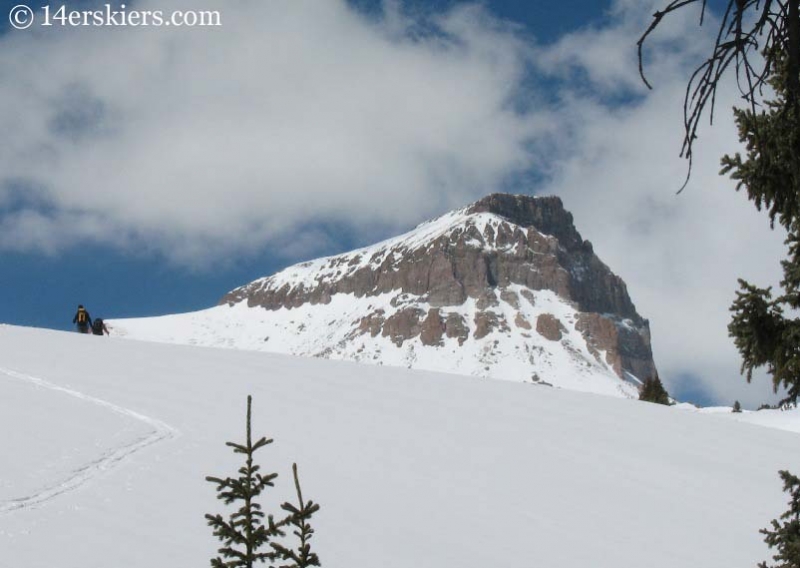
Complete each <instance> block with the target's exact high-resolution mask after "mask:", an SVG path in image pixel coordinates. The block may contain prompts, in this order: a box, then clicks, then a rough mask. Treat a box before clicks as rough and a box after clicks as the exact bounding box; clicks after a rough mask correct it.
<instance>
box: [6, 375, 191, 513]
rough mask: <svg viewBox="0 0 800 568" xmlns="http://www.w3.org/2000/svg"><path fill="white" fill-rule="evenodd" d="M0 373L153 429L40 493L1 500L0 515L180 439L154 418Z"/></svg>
mask: <svg viewBox="0 0 800 568" xmlns="http://www.w3.org/2000/svg"><path fill="white" fill-rule="evenodd" d="M0 373H2V374H3V375H6V376H7V377H10V378H12V379H17V380H21V381H25V382H28V383H32V384H34V385H36V386H38V387H42V388H46V389H50V390H53V391H57V392H61V393H64V394H66V395H69V396H72V397H75V398H78V399H80V400H83V401H86V402H89V403H91V404H95V405H97V406H102V407H104V408H107V409H109V410H111V411H112V412H115V413H117V414H121V415H123V416H128V417H130V418H133V419H135V420H138V421H140V422H143V423H145V424H147V425H148V426H150V427H152V428H153V431H152V432H151V433H149V434H147V435H146V436H143V437H140V438H138V439H137V440H134V441H133V442H131V443H129V444H125V445H123V446H119V447H117V448H113V449H111V450H108V451H106V452H105V453H104V454H103V455H102V456H100V457H99V458H98V459H96V460H93V461H91V462H89V463H87V464H84V465H83V466H81V467H79V468H78V469H76V470H74V471H73V472H72V473H71V474H70V475H69V476H68V477H67V478H66V479H64V480H62V481H60V482H58V483H56V484H53V485H48V486H47V487H44V488H42V489H40V490H39V491H36V492H35V493H32V494H31V495H27V496H24V497H18V498H16V499H11V500H8V501H0V514H2V513H8V512H11V511H16V510H19V509H27V508H29V507H33V506H35V505H40V504H42V503H45V502H47V501H50V500H51V499H53V498H55V497H58V496H59V495H62V494H64V493H67V492H69V491H72V490H73V489H77V488H78V487H80V486H81V485H83V484H84V483H86V482H87V481H90V480H91V479H93V478H94V477H96V476H98V475H100V474H101V473H103V472H105V471H108V470H110V469H112V468H113V467H115V466H116V465H117V464H119V463H120V462H121V461H122V460H123V459H125V458H126V457H128V456H130V455H132V454H134V453H136V452H138V451H139V450H143V449H144V448H147V447H148V446H152V445H153V444H155V443H157V442H161V441H163V440H168V439H172V438H176V437H178V436H180V431H178V430H177V429H176V428H173V427H172V426H170V425H169V424H166V423H165V422H162V421H160V420H156V419H155V418H151V417H149V416H145V415H144V414H140V413H138V412H136V411H134V410H130V409H128V408H123V407H121V406H117V405H116V404H113V403H111V402H108V401H105V400H102V399H99V398H95V397H93V396H89V395H86V394H83V393H81V392H78V391H75V390H72V389H68V388H64V387H61V386H58V385H55V384H53V383H51V382H48V381H45V380H44V379H40V378H37V377H33V376H31V375H26V374H23V373H18V372H16V371H12V370H9V369H2V368H0Z"/></svg>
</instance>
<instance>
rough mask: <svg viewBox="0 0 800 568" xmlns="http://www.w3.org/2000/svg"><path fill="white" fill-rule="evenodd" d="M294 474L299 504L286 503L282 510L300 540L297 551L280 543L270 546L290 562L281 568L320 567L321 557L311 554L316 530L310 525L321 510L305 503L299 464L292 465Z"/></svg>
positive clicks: (312, 503)
mask: <svg viewBox="0 0 800 568" xmlns="http://www.w3.org/2000/svg"><path fill="white" fill-rule="evenodd" d="M292 474H293V475H294V487H295V490H296V491H297V502H298V504H297V505H296V506H295V505H294V504H292V503H288V502H287V503H284V504H283V505H281V508H282V509H283V510H284V511H286V512H288V513H289V516H288V517H287V519H289V524H291V525H292V526H294V527H295V530H294V534H295V536H297V538H298V539H300V545H299V546H298V547H297V550H290V549H288V548H286V547H285V546H283V545H282V544H280V543H275V542H273V543H270V546H272V548H273V549H274V550H275V552H277V553H278V555H279V556H280V557H281V558H282V559H283V560H288V561H289V564H283V565H281V566H280V568H307V567H308V566H319V565H320V563H319V557H318V556H317V554H316V553H315V552H311V544H310V542H309V541H310V540H311V537H312V536H313V534H314V529H312V528H311V525H310V524H309V523H308V520H309V519H310V518H311V515H313V514H314V513H315V512H317V511H318V510H319V505H317V504H316V503H314V502H312V501H303V492H302V491H301V490H300V481H299V480H298V479H297V464H292Z"/></svg>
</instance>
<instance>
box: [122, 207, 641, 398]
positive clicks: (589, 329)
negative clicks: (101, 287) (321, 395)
mask: <svg viewBox="0 0 800 568" xmlns="http://www.w3.org/2000/svg"><path fill="white" fill-rule="evenodd" d="M114 325H115V330H116V331H117V332H118V333H120V334H127V335H128V336H130V337H135V338H140V339H149V340H156V341H167V342H177V343H190V344H195V345H209V346H219V347H233V348H239V349H253V350H262V351H271V352H278V353H290V354H294V355H303V356H314V357H327V358H332V359H344V360H349V361H359V362H364V363H372V364H380V365H400V366H405V367H413V368H419V369H427V370H433V371H443V372H449V373H458V374H463V375H473V376H480V377H491V378H498V379H510V380H517V381H525V382H531V383H536V384H549V385H554V386H558V387H562V388H567V389H574V390H582V391H591V392H598V393H604V394H611V395H616V396H636V392H637V390H636V384H637V379H644V378H646V377H648V376H650V375H652V374H653V373H654V372H655V366H654V364H653V357H652V352H651V348H650V332H649V329H648V325H647V320H645V319H643V318H642V317H641V316H640V315H639V314H638V313H636V309H635V308H634V305H633V303H632V302H631V300H630V297H629V296H628V292H627V289H626V287H625V283H624V282H623V281H622V280H621V279H620V278H619V277H617V276H616V275H615V274H614V273H612V272H611V270H609V268H608V267H607V266H606V265H605V264H603V262H601V261H600V259H599V258H598V257H597V256H596V255H595V254H594V251H593V249H592V245H591V244H590V243H589V242H588V241H585V240H583V238H582V237H581V235H580V234H579V233H578V231H577V230H576V229H575V226H574V224H573V221H572V215H570V214H569V213H568V212H567V211H565V210H564V207H563V205H562V203H561V200H560V199H558V198H556V197H537V198H534V197H526V196H515V195H501V194H495V195H490V196H488V197H486V198H484V199H481V200H480V201H478V202H477V203H474V204H472V205H470V206H468V207H465V208H464V209H461V210H459V211H454V212H452V213H448V214H446V215H443V216H442V217H439V218H438V219H434V220H432V221H429V222H427V223H423V224H422V225H420V226H419V227H417V228H416V229H414V230H412V231H410V232H408V233H406V234H405V235H401V236H399V237H396V238H393V239H389V240H387V241H384V242H382V243H378V244H376V245H373V246H369V247H366V248H363V249H359V250H356V251H353V252H350V253H347V254H342V255H338V256H334V257H329V258H321V259H318V260H313V261H311V262H305V263H302V264H298V265H295V266H292V267H289V268H287V269H286V270H283V271H281V272H279V273H277V274H274V275H272V276H269V277H266V278H261V279H259V280H256V281H255V282H252V283H250V284H247V285H246V286H242V287H241V288H237V289H236V290H233V291H232V292H230V293H228V294H226V295H225V296H224V297H223V298H222V300H221V302H220V305H219V306H217V307H215V308H210V309H208V310H203V311H200V312H195V313H190V314H182V315H175V316H165V317H162V318H150V319H144V320H127V321H117V322H114Z"/></svg>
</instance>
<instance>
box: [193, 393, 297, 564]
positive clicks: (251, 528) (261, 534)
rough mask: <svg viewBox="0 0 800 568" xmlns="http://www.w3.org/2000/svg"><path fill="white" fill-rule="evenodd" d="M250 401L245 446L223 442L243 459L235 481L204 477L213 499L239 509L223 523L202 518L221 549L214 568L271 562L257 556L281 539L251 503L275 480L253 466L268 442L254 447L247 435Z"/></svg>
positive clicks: (265, 555) (270, 557) (269, 556)
mask: <svg viewBox="0 0 800 568" xmlns="http://www.w3.org/2000/svg"><path fill="white" fill-rule="evenodd" d="M251 401H252V398H251V397H250V396H248V397H247V442H246V443H245V444H244V445H242V444H236V443H234V442H227V444H226V445H227V446H230V447H231V448H233V451H234V452H235V453H237V454H244V455H245V456H246V460H245V464H244V465H243V466H242V467H241V468H239V477H238V478H231V477H228V478H226V479H221V478H218V477H206V480H207V481H210V482H211V483H215V484H216V485H217V488H216V489H217V493H218V495H217V498H219V499H222V500H223V501H224V502H225V504H226V505H230V504H232V503H234V502H239V503H241V506H240V508H239V509H238V510H237V511H236V512H234V513H233V514H232V515H231V516H230V519H229V520H225V519H223V518H222V516H221V515H219V514H217V515H206V519H207V520H208V524H209V526H211V527H212V528H213V529H214V536H216V537H217V538H219V539H220V540H221V541H223V543H224V546H223V547H222V548H220V549H219V550H218V552H219V553H220V554H221V555H222V557H224V558H226V559H229V560H223V559H222V558H219V557H217V558H214V559H213V560H211V566H212V567H214V568H252V567H253V564H254V563H255V562H264V561H266V560H270V561H271V560H274V559H275V557H276V553H275V552H274V551H270V552H260V551H259V550H260V549H262V548H263V547H264V546H265V545H267V544H271V543H270V541H271V540H272V539H273V538H275V537H277V536H282V535H283V532H282V531H281V530H280V525H281V524H284V523H279V524H278V525H276V524H275V523H274V522H273V519H272V516H270V517H269V518H268V519H267V523H266V524H264V513H263V512H262V511H261V505H259V504H258V503H257V502H256V501H255V499H256V498H257V497H258V496H259V495H260V494H261V492H262V491H263V490H264V489H265V488H266V487H274V480H275V478H277V477H278V474H277V473H269V474H266V475H262V474H261V473H259V471H260V469H261V468H260V466H258V465H255V464H254V463H253V454H255V452H256V451H258V450H259V449H261V448H263V447H264V446H266V445H267V444H271V443H272V440H271V439H270V440H268V439H267V438H264V437H262V438H261V439H259V440H258V441H257V442H256V443H255V444H254V443H252V438H251V432H250V407H251Z"/></svg>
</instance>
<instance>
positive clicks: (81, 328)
mask: <svg viewBox="0 0 800 568" xmlns="http://www.w3.org/2000/svg"><path fill="white" fill-rule="evenodd" d="M72 323H74V324H75V325H77V326H78V332H79V333H89V329H90V328H91V327H92V317H91V316H90V315H89V312H87V311H86V308H84V307H83V306H82V305H81V306H78V311H77V312H76V313H75V317H74V318H72Z"/></svg>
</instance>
